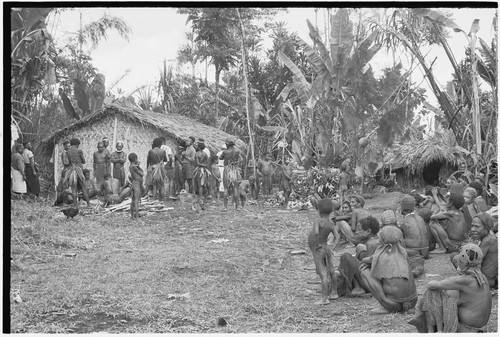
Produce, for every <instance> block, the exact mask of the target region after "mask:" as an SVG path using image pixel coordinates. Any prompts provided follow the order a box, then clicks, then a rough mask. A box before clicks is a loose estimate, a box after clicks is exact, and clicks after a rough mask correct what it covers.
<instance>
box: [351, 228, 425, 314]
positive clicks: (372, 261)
mask: <svg viewBox="0 0 500 337" xmlns="http://www.w3.org/2000/svg"><path fill="white" fill-rule="evenodd" d="M379 238H380V244H379V246H378V247H377V249H376V250H375V252H374V253H373V255H372V256H370V257H367V258H364V259H363V260H362V261H361V265H360V266H359V271H360V273H361V277H362V279H363V281H364V283H365V284H366V285H367V287H368V288H369V289H370V292H371V293H372V295H373V297H375V298H376V299H377V301H378V302H379V303H380V304H381V305H382V307H383V308H378V309H374V310H372V311H371V312H372V313H388V312H402V311H408V310H409V309H411V308H413V307H414V306H415V304H416V303H417V288H416V286H415V280H414V279H413V275H412V273H411V270H410V266H409V263H408V254H407V253H406V249H405V248H404V247H403V235H402V233H401V231H400V230H399V229H398V228H397V227H393V226H385V227H383V228H382V229H381V230H380V232H379Z"/></svg>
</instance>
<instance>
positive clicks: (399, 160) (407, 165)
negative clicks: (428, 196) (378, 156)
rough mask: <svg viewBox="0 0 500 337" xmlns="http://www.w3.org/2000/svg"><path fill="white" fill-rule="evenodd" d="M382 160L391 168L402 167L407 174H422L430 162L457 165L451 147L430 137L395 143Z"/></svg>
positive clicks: (456, 159)
mask: <svg viewBox="0 0 500 337" xmlns="http://www.w3.org/2000/svg"><path fill="white" fill-rule="evenodd" d="M384 161H385V162H386V164H387V165H391V166H392V168H393V169H397V168H404V170H405V172H406V173H407V174H422V172H423V170H424V168H425V167H426V166H427V165H429V164H431V163H432V162H441V163H449V164H452V165H458V158H457V157H455V156H454V155H453V148H452V147H450V146H449V145H447V144H443V142H440V141H438V140H432V139H429V140H416V141H410V142H407V143H404V144H401V145H395V146H394V147H393V150H392V151H391V152H389V153H388V154H387V155H386V157H385V160H384Z"/></svg>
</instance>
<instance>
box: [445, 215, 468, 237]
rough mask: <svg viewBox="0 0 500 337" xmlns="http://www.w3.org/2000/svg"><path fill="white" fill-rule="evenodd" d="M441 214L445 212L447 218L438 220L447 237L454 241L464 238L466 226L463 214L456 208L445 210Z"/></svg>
mask: <svg viewBox="0 0 500 337" xmlns="http://www.w3.org/2000/svg"><path fill="white" fill-rule="evenodd" d="M443 214H445V215H446V216H447V218H446V219H443V220H440V221H439V222H440V223H441V224H442V225H443V227H444V228H445V229H446V232H447V233H448V237H449V238H450V239H452V240H455V241H463V240H465V232H466V226H465V218H464V214H463V213H462V212H461V211H460V210H458V209H452V210H449V211H445V212H443Z"/></svg>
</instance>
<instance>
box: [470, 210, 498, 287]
mask: <svg viewBox="0 0 500 337" xmlns="http://www.w3.org/2000/svg"><path fill="white" fill-rule="evenodd" d="M494 225H495V220H493V218H492V217H491V215H489V214H488V213H485V212H481V213H478V214H476V215H475V216H474V218H472V228H471V237H472V239H474V240H479V241H480V243H479V247H480V248H481V250H482V252H483V261H482V263H481V272H482V273H483V274H484V275H485V276H486V278H487V279H488V284H489V285H490V287H491V288H494V289H497V288H498V239H497V238H496V236H495V235H493V234H492V233H491V230H492V229H493V226H494Z"/></svg>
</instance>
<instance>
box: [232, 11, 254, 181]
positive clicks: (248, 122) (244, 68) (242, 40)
mask: <svg viewBox="0 0 500 337" xmlns="http://www.w3.org/2000/svg"><path fill="white" fill-rule="evenodd" d="M236 13H238V18H239V20H240V25H241V61H242V63H243V77H244V78H245V108H246V111H247V127H248V138H249V143H250V151H251V153H252V161H253V175H254V177H255V179H257V172H256V168H255V166H256V165H255V153H254V148H253V136H252V127H251V126H250V109H249V108H248V105H249V93H248V78H247V67H246V57H245V27H244V26H243V21H242V20H241V15H240V10H239V9H238V8H236Z"/></svg>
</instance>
